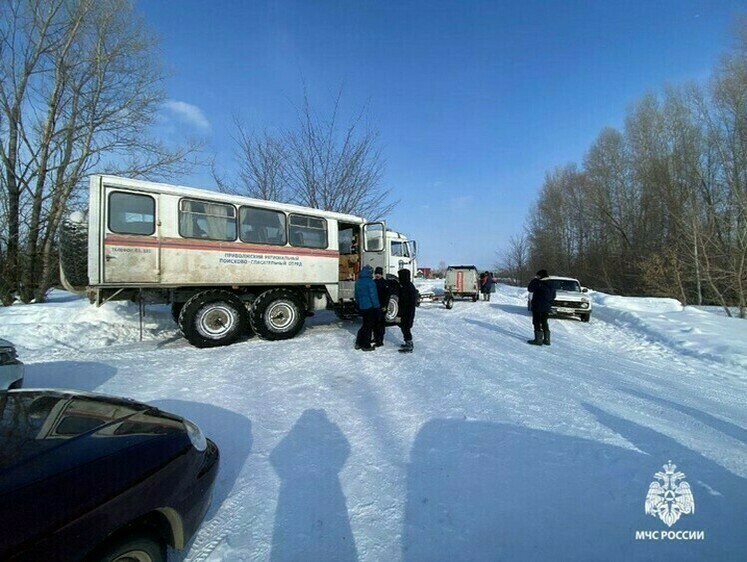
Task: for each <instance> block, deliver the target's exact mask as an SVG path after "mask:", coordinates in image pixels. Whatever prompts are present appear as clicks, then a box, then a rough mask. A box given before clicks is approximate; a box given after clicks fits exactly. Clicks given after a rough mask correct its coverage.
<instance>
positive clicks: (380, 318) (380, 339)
mask: <svg viewBox="0 0 747 562" xmlns="http://www.w3.org/2000/svg"><path fill="white" fill-rule="evenodd" d="M385 316H386V315H385V313H384V311H383V310H381V309H380V308H377V309H376V323H375V325H374V331H373V335H374V341H375V342H376V343H377V344H383V343H384V335H385V334H386V319H385Z"/></svg>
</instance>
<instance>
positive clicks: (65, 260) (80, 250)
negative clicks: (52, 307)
mask: <svg viewBox="0 0 747 562" xmlns="http://www.w3.org/2000/svg"><path fill="white" fill-rule="evenodd" d="M60 280H61V281H62V284H63V286H64V287H65V288H66V289H68V290H69V291H74V292H76V291H81V290H84V289H85V288H86V286H87V285H88V222H87V221H86V220H85V219H84V217H83V215H82V213H73V214H72V215H70V218H69V219H66V220H64V221H63V222H62V225H61V226H60Z"/></svg>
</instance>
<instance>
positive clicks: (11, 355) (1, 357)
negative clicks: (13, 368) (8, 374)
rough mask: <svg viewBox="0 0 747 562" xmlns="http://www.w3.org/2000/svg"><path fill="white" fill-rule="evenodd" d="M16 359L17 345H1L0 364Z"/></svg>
mask: <svg viewBox="0 0 747 562" xmlns="http://www.w3.org/2000/svg"><path fill="white" fill-rule="evenodd" d="M15 360H16V348H15V347H0V365H5V364H6V363H13V362H14V361H15Z"/></svg>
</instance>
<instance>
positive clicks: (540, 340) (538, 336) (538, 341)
mask: <svg viewBox="0 0 747 562" xmlns="http://www.w3.org/2000/svg"><path fill="white" fill-rule="evenodd" d="M527 343H529V344H532V345H542V344H543V343H544V338H543V337H542V332H538V331H537V330H535V331H534V339H533V340H527Z"/></svg>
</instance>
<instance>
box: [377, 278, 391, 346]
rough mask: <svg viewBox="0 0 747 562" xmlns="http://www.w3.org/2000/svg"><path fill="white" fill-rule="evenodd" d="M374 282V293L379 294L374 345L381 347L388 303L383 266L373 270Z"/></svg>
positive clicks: (384, 332)
mask: <svg viewBox="0 0 747 562" xmlns="http://www.w3.org/2000/svg"><path fill="white" fill-rule="evenodd" d="M374 283H376V293H377V294H378V295H379V307H380V308H379V310H378V311H377V314H376V323H375V324H374V331H373V335H374V345H375V346H376V347H381V346H382V345H384V335H385V334H386V309H387V306H388V304H389V295H390V292H389V284H388V283H387V281H386V279H384V268H382V267H377V268H376V269H375V270H374Z"/></svg>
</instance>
